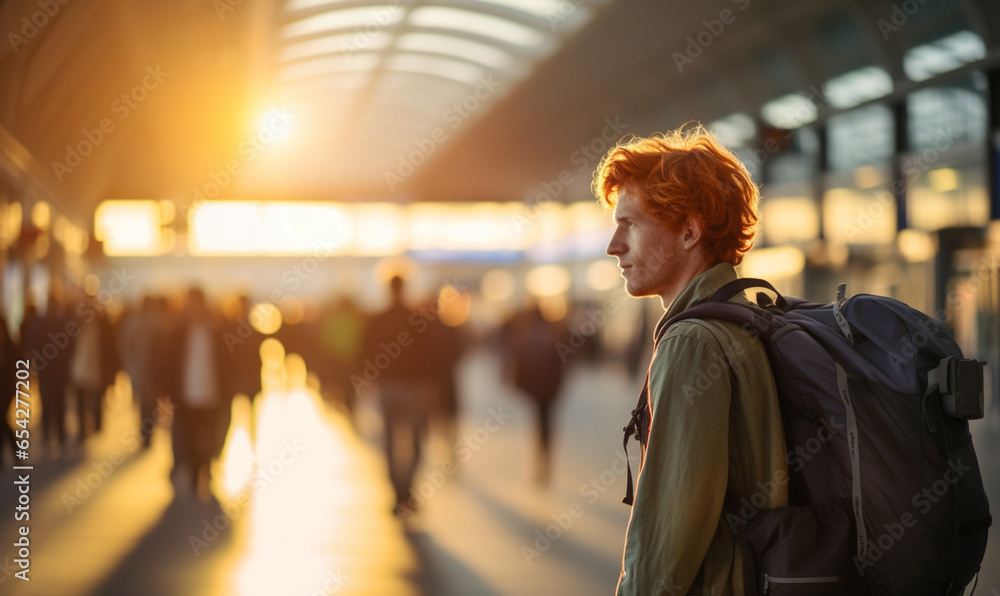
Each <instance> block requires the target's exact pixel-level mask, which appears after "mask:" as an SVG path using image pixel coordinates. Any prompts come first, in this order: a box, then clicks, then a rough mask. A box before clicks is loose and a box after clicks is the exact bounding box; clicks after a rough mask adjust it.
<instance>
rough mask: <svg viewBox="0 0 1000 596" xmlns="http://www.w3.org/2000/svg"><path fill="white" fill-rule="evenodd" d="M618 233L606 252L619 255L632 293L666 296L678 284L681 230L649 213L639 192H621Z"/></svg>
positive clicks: (626, 287)
mask: <svg viewBox="0 0 1000 596" xmlns="http://www.w3.org/2000/svg"><path fill="white" fill-rule="evenodd" d="M615 223H616V224H617V226H616V228H615V233H614V235H613V236H612V237H611V242H609V243H608V248H607V253H608V254H609V255H611V256H613V257H617V258H618V266H619V267H620V268H621V270H622V277H623V278H625V291H626V292H628V293H629V295H630V296H635V297H637V298H638V297H640V296H663V295H664V294H665V293H666V292H668V291H670V290H671V289H672V288H673V286H674V285H675V284H674V282H675V281H676V280H675V279H674V278H675V277H677V275H678V273H679V272H680V269H681V265H682V263H681V261H683V260H684V259H685V257H686V255H685V254H684V253H685V251H684V249H683V243H682V241H681V232H680V231H679V230H674V229H673V228H672V227H671V226H670V225H668V224H667V222H665V221H663V220H662V219H661V218H659V217H657V216H655V215H653V214H652V213H649V212H648V211H647V210H646V208H645V207H643V205H642V202H641V201H640V199H639V197H638V196H637V195H634V194H632V193H630V192H629V191H628V190H627V189H624V188H623V189H620V190H619V191H618V204H617V205H616V206H615Z"/></svg>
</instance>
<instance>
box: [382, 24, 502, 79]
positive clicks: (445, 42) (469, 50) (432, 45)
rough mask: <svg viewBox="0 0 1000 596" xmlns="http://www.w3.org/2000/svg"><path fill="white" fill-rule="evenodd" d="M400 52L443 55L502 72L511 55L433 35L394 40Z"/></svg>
mask: <svg viewBox="0 0 1000 596" xmlns="http://www.w3.org/2000/svg"><path fill="white" fill-rule="evenodd" d="M396 47H397V48H398V49H400V50H409V51H412V52H427V53H431V54H444V55H446V56H452V57H455V58H461V59H462V60H468V61H470V62H477V63H479V64H482V65H483V66H486V67H489V68H492V69H496V70H502V69H505V68H507V67H509V66H510V65H511V62H512V60H511V55H510V54H509V53H507V52H505V51H503V50H501V49H499V48H497V47H495V46H490V45H486V44H484V43H479V42H476V41H469V40H468V39H462V38H459V37H452V36H450V35H437V34H433V33H408V34H406V35H403V36H402V37H400V38H399V39H398V40H396Z"/></svg>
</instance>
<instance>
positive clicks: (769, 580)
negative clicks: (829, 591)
mask: <svg viewBox="0 0 1000 596" xmlns="http://www.w3.org/2000/svg"><path fill="white" fill-rule="evenodd" d="M839 581H840V577H838V576H836V575H826V576H820V577H773V576H770V575H768V574H766V573H765V574H764V593H765V594H767V588H768V587H769V586H770V585H771V584H835V583H837V582H839Z"/></svg>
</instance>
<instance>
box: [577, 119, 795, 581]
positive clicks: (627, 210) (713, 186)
mask: <svg viewBox="0 0 1000 596" xmlns="http://www.w3.org/2000/svg"><path fill="white" fill-rule="evenodd" d="M594 190H595V194H597V196H598V197H599V198H600V200H601V202H602V203H603V204H604V205H605V206H607V207H609V208H614V219H615V223H616V224H617V227H616V229H615V232H614V235H613V236H612V238H611V242H610V243H609V244H608V248H607V253H608V254H609V255H611V256H614V257H616V258H617V259H618V266H619V267H620V268H621V270H622V277H623V278H624V279H625V289H626V291H627V292H628V293H629V295H631V296H635V297H640V296H659V297H660V300H661V301H662V303H663V308H664V309H665V310H666V314H665V315H664V316H663V319H662V320H661V321H660V324H659V325H657V330H659V329H660V327H661V326H662V325H663V323H665V322H666V321H667V320H668V319H669V318H670V317H672V316H674V315H676V314H678V313H680V312H683V311H684V310H686V309H687V308H689V307H691V306H693V305H695V304H698V303H700V302H704V301H706V300H708V299H709V298H710V297H711V296H712V294H713V293H714V292H715V291H716V290H717V289H718V288H720V287H722V286H723V285H724V284H726V283H727V282H730V281H732V280H734V279H736V270H735V269H734V266H735V265H738V264H739V263H740V261H741V260H742V258H743V255H744V254H745V253H746V252H747V251H748V250H749V249H750V247H751V246H752V244H753V238H754V235H755V234H756V231H757V203H758V202H759V200H760V195H759V192H758V190H757V187H756V186H755V185H754V183H753V181H752V180H751V179H750V175H749V174H748V173H747V171H746V168H745V167H744V166H743V164H741V163H740V161H739V160H738V159H737V158H736V157H735V156H734V155H733V154H732V153H731V152H729V151H728V150H727V149H726V148H724V147H723V146H722V145H720V144H719V142H718V141H717V140H716V139H715V138H714V137H713V136H711V135H710V134H708V133H706V132H705V131H704V129H702V128H700V127H698V128H695V129H692V130H688V131H685V130H683V129H681V130H678V131H674V132H672V133H669V134H667V135H657V136H653V137H650V138H635V139H632V140H630V141H628V142H626V143H624V144H619V146H617V147H615V148H614V149H612V150H611V151H610V152H609V153H608V154H607V155H606V156H605V157H604V159H603V160H602V162H601V164H600V166H599V167H598V170H597V173H596V176H595V182H594ZM734 300H741V301H746V298H745V297H744V296H743V294H742V293H740V294H739V295H738V296H737V297H736V298H734ZM648 395H649V400H648V408H649V414H647V416H649V418H647V419H648V420H649V427H648V435H646V436H644V437H643V438H642V442H643V445H644V448H643V454H642V460H641V461H642V465H641V471H640V473H639V476H638V479H637V484H636V492H635V499H634V504H633V508H632V517H631V519H630V521H629V526H628V532H627V534H626V539H625V554H624V558H623V563H622V572H621V576H620V577H619V581H618V592H617V593H618V594H619V595H620V596H626V595H642V596H649V595H652V594H667V595H671V596H678V595H682V594H713V595H730V594H733V595H736V594H743V592H744V587H743V565H744V561H743V554H742V550H741V549H740V547H739V545H738V544H736V541H735V540H734V534H733V532H732V531H731V529H730V527H729V525H728V523H727V522H726V518H725V516H724V515H723V514H722V513H723V503H724V501H725V500H726V492H727V489H728V490H729V491H730V492H731V493H732V496H731V498H735V499H736V500H737V501H738V500H739V499H740V498H746V499H747V500H748V501H749V500H750V499H751V498H753V497H756V500H755V501H754V502H755V503H760V501H761V498H762V497H765V498H766V501H767V502H766V504H765V505H764V506H763V507H761V509H763V508H771V507H779V506H783V505H786V504H787V490H786V487H785V486H783V485H780V483H778V482H774V479H775V478H779V479H780V478H786V477H787V476H783V474H787V466H786V463H785V440H784V433H783V431H782V426H781V415H780V411H779V409H778V398H777V393H776V390H775V386H774V381H773V379H772V376H771V369H770V366H769V365H768V362H767V356H766V354H765V353H764V350H763V347H762V345H761V343H760V342H759V340H757V339H756V338H755V337H753V336H751V335H750V334H749V333H748V332H746V331H744V330H743V329H741V328H740V326H739V325H736V324H733V323H729V322H723V321H715V320H697V319H691V320H685V321H682V322H679V323H677V324H675V325H672V326H671V327H670V328H669V330H668V331H667V333H666V335H665V336H664V337H663V338H662V339H661V340H660V341H659V342H658V344H656V349H655V351H654V353H653V358H652V362H651V363H650V366H649V380H648ZM762 486H767V487H769V488H770V490H768V491H762V489H761V488H760V487H762ZM756 493H761V495H760V496H758V495H756Z"/></svg>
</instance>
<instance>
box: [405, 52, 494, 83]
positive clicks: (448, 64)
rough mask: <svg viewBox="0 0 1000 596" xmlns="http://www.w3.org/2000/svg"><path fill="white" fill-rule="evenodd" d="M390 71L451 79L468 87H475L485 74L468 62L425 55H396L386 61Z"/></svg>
mask: <svg viewBox="0 0 1000 596" xmlns="http://www.w3.org/2000/svg"><path fill="white" fill-rule="evenodd" d="M386 68H387V69H388V70H398V71H403V72H412V73H418V74H424V75H431V76H436V77H442V78H445V79H451V80H453V81H457V82H459V83H464V84H466V85H473V84H475V83H476V81H477V80H478V79H479V77H480V76H481V75H482V74H483V70H482V69H481V68H479V67H477V66H473V65H471V64H469V63H468V62H461V61H458V60H452V59H451V58H437V57H433V56H426V55H424V54H396V55H394V56H391V57H390V58H389V59H388V60H387V61H386Z"/></svg>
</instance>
